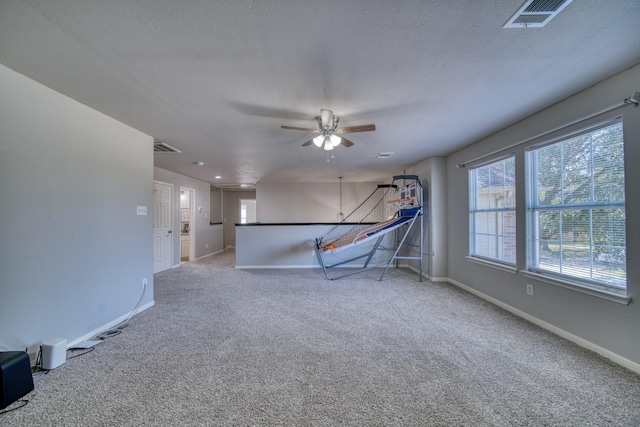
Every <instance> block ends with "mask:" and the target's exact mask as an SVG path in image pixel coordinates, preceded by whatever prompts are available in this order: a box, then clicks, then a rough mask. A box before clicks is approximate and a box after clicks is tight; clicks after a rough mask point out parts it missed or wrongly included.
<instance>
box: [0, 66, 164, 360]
mask: <svg viewBox="0 0 640 427" xmlns="http://www.w3.org/2000/svg"><path fill="white" fill-rule="evenodd" d="M0 93H1V94H2V96H0V236H1V237H0V346H1V347H2V348H4V349H9V350H24V349H25V348H26V347H27V346H30V345H33V344H37V343H39V342H41V341H43V340H46V339H49V338H54V337H62V338H66V339H67V340H68V342H70V343H71V342H73V341H74V340H75V341H77V340H78V339H80V338H82V339H85V338H88V337H86V335H88V334H89V336H91V335H93V334H94V333H96V332H101V331H102V330H103V329H104V328H105V327H110V326H112V323H113V322H114V321H117V320H118V319H120V318H122V317H123V316H126V315H128V314H129V313H130V312H131V311H132V310H133V309H134V307H135V305H136V303H137V302H138V300H139V299H140V297H141V295H142V279H143V278H147V279H148V286H147V291H146V293H145V294H144V297H143V298H142V301H141V306H143V307H148V306H150V305H152V304H153V271H152V268H153V265H152V216H151V215H147V216H138V215H136V207H137V206H138V205H141V206H147V209H148V211H149V212H150V211H151V207H152V202H153V201H152V192H153V186H152V179H153V170H152V168H153V139H152V138H151V137H150V136H147V135H144V134H142V133H141V132H139V131H137V130H135V129H132V128H130V127H128V126H126V125H124V124H122V123H120V122H118V121H116V120H114V119H111V118H110V117H107V116H105V115H103V114H101V113H99V112H97V111H95V110H92V109H90V108H88V107H86V106H84V105H82V104H80V103H78V102H76V101H74V100H72V99H70V98H68V97H66V96H64V95H61V94H59V93H57V92H55V91H53V90H51V89H49V88H47V87H45V86H43V85H41V84H39V83H37V82H35V81H33V80H30V79H29V78H27V77H25V76H22V75H20V74H18V73H16V72H14V71H12V70H10V69H8V68H6V67H4V66H2V65H0Z"/></svg>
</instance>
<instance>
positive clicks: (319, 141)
mask: <svg viewBox="0 0 640 427" xmlns="http://www.w3.org/2000/svg"><path fill="white" fill-rule="evenodd" d="M323 142H324V135H318V136H316V137H315V138H313V144H314V145H315V146H316V147H318V148H320V147H322V143H323Z"/></svg>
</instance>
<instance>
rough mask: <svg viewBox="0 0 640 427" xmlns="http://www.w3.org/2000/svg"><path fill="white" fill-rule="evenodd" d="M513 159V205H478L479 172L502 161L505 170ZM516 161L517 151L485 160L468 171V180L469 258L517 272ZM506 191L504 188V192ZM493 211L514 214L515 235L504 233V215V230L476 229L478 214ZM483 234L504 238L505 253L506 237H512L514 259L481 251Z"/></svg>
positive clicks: (500, 268)
mask: <svg viewBox="0 0 640 427" xmlns="http://www.w3.org/2000/svg"><path fill="white" fill-rule="evenodd" d="M508 160H511V161H512V162H513V165H512V167H513V177H512V179H513V185H512V186H511V187H512V189H511V190H510V191H512V193H513V194H512V195H511V196H509V197H513V202H512V203H511V206H502V207H489V208H479V207H478V199H477V195H478V192H477V189H478V186H477V184H478V180H477V172H478V171H479V170H481V169H482V168H485V167H489V168H490V167H491V166H493V165H496V164H499V163H502V164H503V170H504V168H505V167H506V166H505V165H504V162H506V161H508ZM515 163H516V155H515V153H509V154H505V155H503V156H500V157H494V158H492V159H491V160H489V161H486V162H483V163H482V164H478V165H474V166H473V167H472V168H470V169H469V172H468V180H469V243H468V244H469V246H468V253H469V255H468V256H467V259H468V260H469V261H472V262H476V263H479V264H483V265H487V266H490V267H493V268H497V269H499V270H503V271H507V272H512V273H516V272H517V250H518V248H517V246H518V235H517V225H516V223H517V204H516V199H515V197H516V187H517V173H516V169H515ZM502 186H503V189H504V188H505V184H504V182H503V184H502ZM504 193H505V191H504V190H503V194H504ZM491 213H502V214H504V213H512V215H513V235H510V234H505V233H504V216H503V217H502V219H501V220H502V227H501V228H502V230H501V232H498V231H497V230H496V233H479V232H478V231H477V229H476V224H477V222H476V219H477V215H478V214H491ZM479 234H483V235H485V236H494V237H495V238H500V239H502V249H501V252H502V253H503V254H504V239H505V238H506V239H511V240H512V241H513V247H512V251H513V261H511V260H510V259H505V258H504V256H502V257H500V258H498V257H492V256H488V255H487V254H482V253H479V251H478V250H477V249H478V241H477V238H478V235H479Z"/></svg>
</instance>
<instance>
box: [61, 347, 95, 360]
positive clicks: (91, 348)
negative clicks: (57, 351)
mask: <svg viewBox="0 0 640 427" xmlns="http://www.w3.org/2000/svg"><path fill="white" fill-rule="evenodd" d="M95 349H96V348H95V347H89V348H88V349H77V348H70V349H69V350H67V352H71V354H73V353H74V352H76V350H85V351H83V352H82V353H78V354H73V356H67V360H69V359H75V358H76V357H80V356H84V355H85V354H87V353H91V352H92V351H93V350H95Z"/></svg>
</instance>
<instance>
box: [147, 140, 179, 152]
mask: <svg viewBox="0 0 640 427" xmlns="http://www.w3.org/2000/svg"><path fill="white" fill-rule="evenodd" d="M153 151H154V152H155V153H182V151H180V150H178V149H177V148H175V147H172V146H170V145H169V144H165V143H164V142H159V141H156V142H154V143H153Z"/></svg>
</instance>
